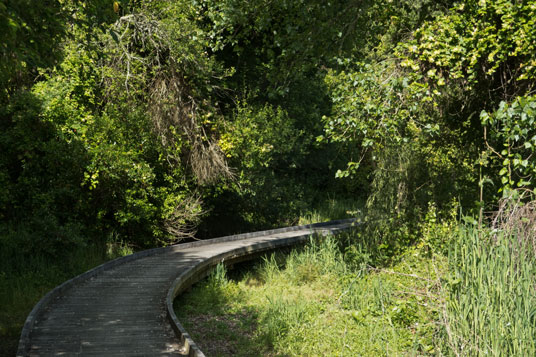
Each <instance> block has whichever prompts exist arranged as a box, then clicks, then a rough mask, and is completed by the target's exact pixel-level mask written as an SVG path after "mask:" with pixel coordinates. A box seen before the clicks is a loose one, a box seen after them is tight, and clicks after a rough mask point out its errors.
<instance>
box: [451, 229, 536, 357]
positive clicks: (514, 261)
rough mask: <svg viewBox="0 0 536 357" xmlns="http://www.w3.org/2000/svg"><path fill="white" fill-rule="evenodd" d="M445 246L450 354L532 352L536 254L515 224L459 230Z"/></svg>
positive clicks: (535, 350)
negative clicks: (504, 227) (513, 227)
mask: <svg viewBox="0 0 536 357" xmlns="http://www.w3.org/2000/svg"><path fill="white" fill-rule="evenodd" d="M453 243H454V244H453V246H452V248H451V250H450V252H449V264H450V271H451V278H450V280H449V282H448V284H447V291H448V299H447V304H446V309H445V319H444V320H445V328H446V333H447V339H448V342H449V346H450V351H448V354H453V355H463V356H536V259H535V257H534V255H533V254H532V247H531V242H527V241H525V240H523V239H519V237H518V234H517V233H516V231H515V230H506V231H500V230H495V231H491V232H489V231H488V232H485V231H484V230H480V231H479V230H478V229H476V228H475V227H463V228H462V229H460V230H459V232H458V234H457V236H456V238H455V241H454V242H453Z"/></svg>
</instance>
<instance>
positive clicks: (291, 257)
mask: <svg viewBox="0 0 536 357" xmlns="http://www.w3.org/2000/svg"><path fill="white" fill-rule="evenodd" d="M343 252H344V250H343V249H341V247H340V245H339V244H338V241H337V240H336V239H335V238H327V239H324V240H323V241H322V242H321V243H313V244H310V245H309V246H307V247H305V248H303V249H299V250H292V251H291V252H290V254H281V253H278V254H275V255H271V256H268V257H266V258H265V259H264V260H263V261H262V262H260V263H257V264H256V265H255V266H253V267H249V268H252V269H239V271H237V272H233V271H232V272H230V273H227V274H224V273H223V272H224V269H223V268H222V267H220V268H219V270H218V271H217V273H215V274H213V275H211V276H210V277H209V279H208V280H206V281H204V282H202V283H199V284H197V285H196V286H195V287H194V288H193V289H192V291H191V292H189V293H186V294H184V295H182V296H180V297H179V298H178V299H177V300H176V302H175V304H176V305H175V306H176V313H177V316H178V317H179V319H180V320H181V322H183V323H184V325H185V328H186V329H187V330H188V332H189V333H190V334H191V335H192V337H193V338H194V340H195V341H196V342H197V343H198V344H199V345H200V347H201V348H202V350H203V351H205V352H206V353H207V355H211V356H212V355H213V356H218V355H221V356H223V355H229V354H232V355H238V356H255V355H257V356H261V355H282V356H322V355H330V356H359V355H361V356H371V355H374V356H382V355H383V356H392V355H426V354H433V353H435V352H437V351H438V347H437V346H436V344H435V341H436V340H437V334H438V331H440V328H439V321H440V311H441V309H440V301H441V299H440V298H439V295H438V294H439V287H440V284H439V277H438V274H441V272H443V271H444V268H445V266H446V264H445V259H443V258H439V257H438V258H437V259H436V258H429V257H428V256H422V255H420V254H418V252H417V251H416V250H411V251H409V252H408V253H407V254H406V255H405V256H404V257H402V258H401V259H399V261H398V263H397V264H396V265H394V266H390V267H384V268H381V269H379V268H377V269H373V268H371V267H369V266H366V265H364V264H361V263H362V261H361V262H360V261H358V260H357V261H356V257H355V255H350V256H348V255H347V256H345V254H344V253H343ZM349 260H350V261H349ZM214 326H216V328H214ZM232 336H234V337H232ZM240 336H245V337H244V338H242V337H240ZM229 351H232V353H229Z"/></svg>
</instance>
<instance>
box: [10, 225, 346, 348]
mask: <svg viewBox="0 0 536 357" xmlns="http://www.w3.org/2000/svg"><path fill="white" fill-rule="evenodd" d="M354 224H355V220H353V219H350V220H341V221H331V222H326V223H318V224H313V225H306V226H296V227H288V228H281V229H275V230H268V231H261V232H255V233H246V234H239V235H234V236H227V237H222V238H216V239H208V240H203V241H197V242H193V243H185V244H177V245H174V246H170V247H167V248H157V249H151V250H146V251H142V252H138V253H135V254H132V255H129V256H126V257H123V258H118V259H116V260H113V261H111V262H108V263H105V264H103V265H101V266H99V267H97V268H95V269H92V270H90V271H88V272H86V273H84V274H81V275H79V276H77V277H75V278H73V279H71V280H69V281H67V282H65V283H63V284H62V285H60V286H58V287H56V288H55V289H53V290H52V291H50V292H49V293H48V294H47V295H46V296H45V297H43V299H41V301H39V302H38V303H37V304H36V305H35V307H34V309H33V310H32V312H31V313H30V315H28V318H27V320H26V323H25V324H24V327H23V330H22V334H21V339H20V341H19V349H18V352H17V356H60V355H65V356H127V355H128V356H181V355H190V356H203V353H202V352H201V351H200V350H199V348H198V347H197V345H196V344H195V342H194V341H193V340H192V339H191V338H190V336H189V335H188V333H187V332H186V330H185V329H184V328H183V327H182V325H181V324H180V322H179V321H178V320H177V317H176V316H175V313H174V311H173V299H174V298H175V297H176V296H177V295H178V294H180V293H181V292H182V291H183V290H185V289H186V288H188V287H189V286H190V285H191V284H193V283H195V282H196V281H198V280H199V279H201V278H203V277H204V276H206V274H208V272H210V270H211V268H212V267H214V266H215V265H216V264H218V263H219V262H221V261H223V262H225V263H227V264H230V263H233V262H236V261H239V260H246V259H250V258H252V257H253V256H255V255H258V254H260V253H262V252H266V251H269V250H274V249H277V248H281V247H284V246H289V245H294V244H298V243H303V242H306V241H307V240H308V239H309V237H311V236H312V235H314V234H315V233H319V234H327V233H336V232H339V231H341V230H346V229H349V228H350V227H352V226H353V225H354Z"/></svg>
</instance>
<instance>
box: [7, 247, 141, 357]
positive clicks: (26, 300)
mask: <svg viewBox="0 0 536 357" xmlns="http://www.w3.org/2000/svg"><path fill="white" fill-rule="evenodd" d="M131 252H132V251H131V250H130V249H129V248H128V247H125V246H124V245H108V246H107V247H97V246H88V247H86V248H83V249H78V250H76V251H74V252H71V253H70V255H69V256H68V257H66V258H63V259H57V260H54V259H52V258H50V257H46V256H43V255H39V254H29V255H17V254H11V255H8V254H7V250H4V251H2V254H1V255H2V256H1V257H0V259H2V263H1V265H0V356H13V355H15V353H16V351H17V346H18V341H19V338H20V333H21V330H22V326H23V325H24V322H25V321H26V317H27V316H28V314H29V313H30V311H31V310H32V308H33V307H34V305H35V304H36V303H37V302H38V301H39V300H40V299H41V298H42V297H43V296H44V295H45V294H46V293H47V292H48V291H50V290H51V289H53V288H54V287H55V286H57V285H59V284H61V283H63V282H64V281H66V280H68V279H70V278H72V277H74V276H76V275H78V274H81V273H83V272H85V271H87V270H89V269H91V268H93V267H95V266H98V265H100V264H102V263H104V262H106V261H108V260H110V259H113V258H116V257H118V256H123V255H127V254H130V253H131Z"/></svg>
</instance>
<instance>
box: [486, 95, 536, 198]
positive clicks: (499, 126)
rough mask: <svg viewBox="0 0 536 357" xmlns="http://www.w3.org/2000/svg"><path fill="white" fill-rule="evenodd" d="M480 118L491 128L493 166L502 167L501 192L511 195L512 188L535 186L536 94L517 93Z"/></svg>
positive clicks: (490, 139) (500, 173)
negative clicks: (518, 94)
mask: <svg viewBox="0 0 536 357" xmlns="http://www.w3.org/2000/svg"><path fill="white" fill-rule="evenodd" d="M480 119H481V120H482V125H484V126H485V128H486V129H488V128H489V141H490V142H491V143H492V145H493V147H494V148H493V147H491V146H490V147H489V148H490V151H492V153H493V154H492V155H493V156H494V157H495V160H494V161H495V162H496V163H495V165H493V166H494V168H496V170H498V171H499V175H498V176H499V177H500V180H501V181H500V183H501V186H500V187H501V188H500V189H499V192H501V191H503V192H504V194H505V195H507V196H509V195H511V190H512V189H517V188H525V189H529V190H534V188H535V182H534V178H533V175H534V174H535V173H536V161H535V160H534V159H533V154H534V151H535V147H536V130H535V125H534V124H535V119H536V98H535V97H534V96H528V97H517V98H516V99H515V100H514V101H513V102H512V103H506V102H501V103H500V104H499V108H498V109H497V110H496V111H495V112H493V113H491V114H489V113H487V112H486V111H482V112H481V114H480ZM485 139H488V138H485ZM488 145H489V144H488Z"/></svg>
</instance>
